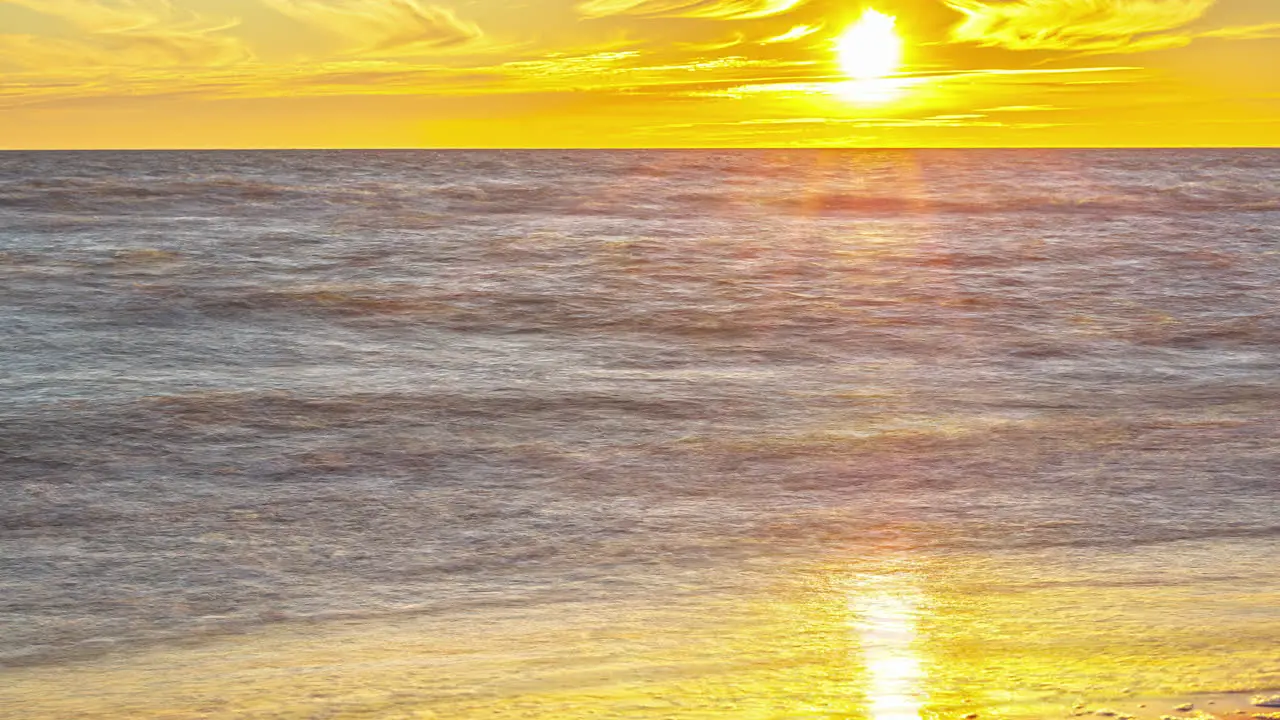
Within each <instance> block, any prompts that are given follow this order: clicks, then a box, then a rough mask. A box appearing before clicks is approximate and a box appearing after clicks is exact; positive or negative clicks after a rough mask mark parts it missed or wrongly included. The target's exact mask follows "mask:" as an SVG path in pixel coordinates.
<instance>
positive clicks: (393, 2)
mask: <svg viewBox="0 0 1280 720" xmlns="http://www.w3.org/2000/svg"><path fill="white" fill-rule="evenodd" d="M264 2H265V3H266V4H267V5H268V6H270V7H272V8H274V9H275V10H277V11H279V12H281V13H283V14H285V15H288V16H289V17H292V18H294V19H296V20H299V21H301V22H304V23H307V24H309V25H313V26H316V27H319V28H322V29H324V30H327V31H329V32H330V33H333V34H334V35H337V36H339V37H342V38H344V39H346V40H347V41H348V42H349V43H350V44H351V45H352V46H354V47H355V48H357V49H359V50H368V51H384V50H407V49H414V48H419V49H427V48H443V47H451V46H455V45H461V44H463V43H466V42H469V41H471V40H474V39H476V38H479V37H480V36H481V35H482V34H483V33H481V31H480V28H478V27H476V26H475V25H474V24H472V23H469V22H466V21H465V20H461V19H459V18H458V17H457V16H456V15H454V14H453V11H452V10H449V9H447V8H442V7H438V6H436V5H428V4H426V3H424V2H422V0H264Z"/></svg>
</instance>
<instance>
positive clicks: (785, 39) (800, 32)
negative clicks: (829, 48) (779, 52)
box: [760, 25, 822, 45]
mask: <svg viewBox="0 0 1280 720" xmlns="http://www.w3.org/2000/svg"><path fill="white" fill-rule="evenodd" d="M821 29H822V26H821V25H796V26H795V27H793V28H791V29H790V30H788V31H786V32H784V33H782V34H781V35H774V36H773V37H770V38H765V39H764V40H761V41H760V44H761V45H776V44H778V43H789V42H795V41H796V40H799V39H801V38H806V37H809V36H810V35H812V34H814V33H816V32H818V31H819V30H821Z"/></svg>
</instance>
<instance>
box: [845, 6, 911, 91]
mask: <svg viewBox="0 0 1280 720" xmlns="http://www.w3.org/2000/svg"><path fill="white" fill-rule="evenodd" d="M896 21H897V18H895V17H891V16H889V15H885V14H884V13H882V12H878V11H876V10H873V9H871V8H868V9H867V11H866V12H864V13H863V14H862V18H861V19H859V20H858V22H856V23H854V24H853V25H850V26H849V29H848V30H845V31H844V34H843V35H841V36H840V39H838V40H836V54H837V56H838V57H839V58H840V69H841V70H844V72H845V74H846V75H848V76H849V77H851V78H853V79H855V80H874V79H876V78H882V77H885V76H888V75H892V74H894V73H896V72H897V71H898V68H899V66H900V65H901V64H902V38H900V37H898V33H897V31H896V30H894V28H893V25H894V23H895V22H896Z"/></svg>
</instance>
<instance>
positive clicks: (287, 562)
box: [0, 150, 1280, 720]
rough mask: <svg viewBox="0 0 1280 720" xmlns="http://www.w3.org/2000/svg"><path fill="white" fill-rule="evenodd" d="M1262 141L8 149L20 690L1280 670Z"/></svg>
mask: <svg viewBox="0 0 1280 720" xmlns="http://www.w3.org/2000/svg"><path fill="white" fill-rule="evenodd" d="M1278 307H1280V152H1278V151H1274V150H1212V151H1209V150H1205V151H1163V150H1142V151H1136V150H1135V151H1130V150H1125V151H1103V150H1088V151H1085V150H1019V151H986V150H982V151H979V150H973V151H633V152H585V151H584V152H553V151H539V152H425V151H423V152H416V151H403V152H390V151H388V152H200V153H193V152H164V153H161V152H137V153H125V152H96V153H24V152H10V153H3V154H0V665H2V667H0V715H3V716H4V717H6V718H9V717H12V718H50V719H52V718H59V719H62V718H70V717H76V718H239V717H254V718H339V717H341V718H346V717H368V718H426V717H439V718H457V719H462V720H468V719H471V718H557V719H566V720H567V719H573V718H600V717H610V718H870V719H871V720H914V719H923V718H933V717H952V716H956V717H958V716H960V715H964V714H967V713H971V712H978V713H980V714H981V715H982V716H984V717H987V716H1053V717H1058V716H1062V715H1063V714H1066V713H1068V712H1070V711H1071V708H1072V706H1076V708H1077V710H1078V709H1079V708H1080V707H1082V706H1083V704H1089V703H1098V702H1107V701H1113V700H1116V699H1124V698H1130V699H1140V698H1144V697H1165V696H1174V695H1186V694H1189V693H1213V692H1226V691H1262V690H1266V689H1268V688H1276V687H1280V654H1278V653H1277V647H1280V640H1278V638H1280V601H1278V600H1277V598H1278V597H1280V563H1278V562H1277V558H1280V514H1278V508H1280V312H1278V311H1277V308H1278Z"/></svg>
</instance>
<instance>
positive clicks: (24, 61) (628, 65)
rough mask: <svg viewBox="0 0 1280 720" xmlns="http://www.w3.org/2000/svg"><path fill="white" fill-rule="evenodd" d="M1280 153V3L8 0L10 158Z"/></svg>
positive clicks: (0, 26) (0, 98)
mask: <svg viewBox="0 0 1280 720" xmlns="http://www.w3.org/2000/svg"><path fill="white" fill-rule="evenodd" d="M869 10H872V11H875V12H876V13H881V14H883V15H884V16H889V17H892V18H894V20H893V22H892V26H891V27H892V32H893V33H895V34H896V36H897V37H898V39H899V41H900V43H901V48H902V55H901V62H900V64H898V65H897V66H895V67H894V68H893V70H892V71H890V73H889V74H887V75H885V76H883V77H873V78H869V79H861V80H854V79H852V78H851V77H850V75H849V74H848V72H847V70H848V68H847V66H846V65H844V64H842V57H843V56H842V55H841V53H840V52H839V51H838V48H841V47H846V46H847V45H848V44H849V42H853V41H852V40H851V41H849V42H846V43H843V44H842V43H841V38H844V37H853V38H855V39H857V38H860V37H861V36H847V35H846V33H848V31H849V28H850V27H851V26H855V25H856V24H857V23H858V21H859V20H860V19H862V18H864V17H865V16H866V13H867V12H868V11H869ZM858 42H861V40H858ZM873 49H874V48H873ZM1278 145H1280V0H438V1H437V0H0V149H25V148H32V149H47V148H60V149H79V148H280V147H290V148H292V147H298V148H311V147H758V146H764V147H939V146H942V147H993V146H994V147H1027V146H1032V147H1062V146H1087V147H1097V146H1104V147H1128V146H1278Z"/></svg>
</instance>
